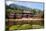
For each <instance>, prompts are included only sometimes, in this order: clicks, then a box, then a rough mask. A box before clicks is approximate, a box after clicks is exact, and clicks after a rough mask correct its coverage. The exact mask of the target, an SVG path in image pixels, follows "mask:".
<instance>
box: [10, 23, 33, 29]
mask: <svg viewBox="0 0 46 31" xmlns="http://www.w3.org/2000/svg"><path fill="white" fill-rule="evenodd" d="M31 28H32V26H31V25H30V24H23V25H13V26H11V27H9V29H10V30H24V29H31Z"/></svg>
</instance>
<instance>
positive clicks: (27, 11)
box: [23, 10, 32, 13]
mask: <svg viewBox="0 0 46 31" xmlns="http://www.w3.org/2000/svg"><path fill="white" fill-rule="evenodd" d="M23 13H32V12H31V11H29V10H24V11H23Z"/></svg>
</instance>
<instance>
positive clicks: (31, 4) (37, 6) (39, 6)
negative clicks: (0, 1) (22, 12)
mask: <svg viewBox="0 0 46 31" xmlns="http://www.w3.org/2000/svg"><path fill="white" fill-rule="evenodd" d="M12 3H14V4H17V5H21V6H25V7H28V8H35V9H40V10H43V3H40V2H39V3H38V2H29V1H6V4H7V5H10V4H12Z"/></svg>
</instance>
